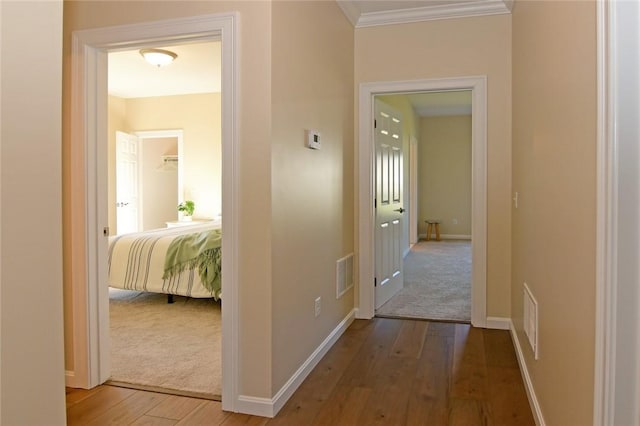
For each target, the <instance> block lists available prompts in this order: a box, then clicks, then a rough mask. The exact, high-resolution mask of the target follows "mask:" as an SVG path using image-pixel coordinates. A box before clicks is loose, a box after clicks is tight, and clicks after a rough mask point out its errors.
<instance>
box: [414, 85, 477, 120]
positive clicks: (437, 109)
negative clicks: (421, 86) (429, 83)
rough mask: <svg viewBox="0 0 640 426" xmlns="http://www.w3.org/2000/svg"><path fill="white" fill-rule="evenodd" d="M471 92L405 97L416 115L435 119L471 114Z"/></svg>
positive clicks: (458, 91) (460, 91)
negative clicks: (437, 117) (436, 117)
mask: <svg viewBox="0 0 640 426" xmlns="http://www.w3.org/2000/svg"><path fill="white" fill-rule="evenodd" d="M471 96H472V94H471V90H456V91H454V90H452V91H447V92H428V93H415V94H410V95H407V99H409V102H410V103H411V105H412V106H413V110H414V111H415V113H416V115H418V116H420V117H435V116H447V115H470V114H471Z"/></svg>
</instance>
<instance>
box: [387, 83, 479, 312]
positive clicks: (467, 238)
mask: <svg viewBox="0 0 640 426" xmlns="http://www.w3.org/2000/svg"><path fill="white" fill-rule="evenodd" d="M471 100H472V93H471V91H469V90H451V91H444V92H441V91H435V92H424V93H411V94H394V95H379V96H376V103H378V102H385V103H386V104H388V105H391V106H393V107H395V108H396V109H398V110H399V111H401V112H402V122H403V125H402V133H400V138H401V139H402V144H403V148H404V150H403V151H404V156H403V158H404V160H405V161H404V162H403V164H404V167H403V169H404V173H403V178H404V181H405V182H404V183H403V185H402V187H403V189H404V195H405V197H404V199H403V202H402V203H401V204H402V207H403V210H405V211H407V212H408V217H407V218H408V220H409V221H410V223H409V224H408V226H407V225H405V226H404V227H402V230H403V231H404V235H403V236H402V238H400V244H401V247H402V249H401V250H400V252H401V253H402V255H403V256H402V263H403V267H404V268H403V271H402V275H403V276H404V279H403V282H402V286H401V288H400V289H399V290H398V291H397V292H396V293H395V294H394V295H393V296H392V297H390V298H389V299H388V300H385V301H382V302H384V303H383V304H382V305H381V301H380V300H379V298H378V295H376V316H384V317H391V318H414V319H428V320H436V321H455V322H467V323H468V322H470V319H471V263H472V259H471V241H472V235H471V156H472V146H471V141H472V138H471V136H472V134H471V123H472V109H471ZM377 133H378V129H377V128H376V134H377ZM376 149H377V148H376ZM407 154H409V155H407ZM376 172H377V170H376ZM376 184H379V179H376ZM378 208H379V207H378ZM377 237H378V235H376V238H377ZM378 244H379V242H378V241H377V240H376V246H377V245H378ZM377 275H378V274H377ZM378 281H379V280H378ZM376 290H378V287H376Z"/></svg>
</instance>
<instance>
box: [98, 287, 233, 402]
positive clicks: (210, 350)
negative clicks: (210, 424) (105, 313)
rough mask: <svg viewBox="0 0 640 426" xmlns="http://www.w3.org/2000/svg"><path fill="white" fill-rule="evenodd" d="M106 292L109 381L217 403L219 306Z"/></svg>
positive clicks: (211, 302)
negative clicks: (109, 344) (109, 342)
mask: <svg viewBox="0 0 640 426" xmlns="http://www.w3.org/2000/svg"><path fill="white" fill-rule="evenodd" d="M174 297H175V303H173V304H167V296H166V295H163V294H155V293H143V292H137V291H127V290H117V289H110V290H109V299H110V301H109V311H110V319H111V381H112V382H116V383H124V384H134V385H140V386H141V387H142V388H150V389H158V390H160V389H164V390H167V391H177V392H175V393H178V394H184V395H192V396H201V397H205V398H210V399H219V398H220V395H221V389H222V385H221V353H220V351H221V336H222V322H221V318H220V302H215V301H214V300H213V299H191V298H187V297H181V296H174Z"/></svg>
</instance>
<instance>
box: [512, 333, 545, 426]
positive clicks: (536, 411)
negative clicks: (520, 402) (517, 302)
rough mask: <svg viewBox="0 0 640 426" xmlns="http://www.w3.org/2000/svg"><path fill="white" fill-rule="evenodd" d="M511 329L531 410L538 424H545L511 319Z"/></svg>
mask: <svg viewBox="0 0 640 426" xmlns="http://www.w3.org/2000/svg"><path fill="white" fill-rule="evenodd" d="M509 330H510V331H511V340H513V346H514V348H515V350H516V358H517V359H518V365H519V366H520V374H522V380H523V381H524V388H525V389H526V391H527V398H528V399H529V405H530V406H531V412H532V413H533V420H534V421H535V422H536V425H538V426H545V424H546V423H545V422H544V417H543V416H542V409H541V408H540V403H539V402H538V397H537V396H536V391H535V389H534V387H533V382H532V381H531V375H529V370H528V369H527V363H526V362H525V360H524V354H523V353H522V347H521V346H520V339H518V333H517V332H516V327H515V325H514V324H513V321H510V327H509Z"/></svg>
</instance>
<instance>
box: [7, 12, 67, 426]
mask: <svg viewBox="0 0 640 426" xmlns="http://www.w3.org/2000/svg"><path fill="white" fill-rule="evenodd" d="M61 32H62V2H61V1H33V2H7V1H3V2H0V43H1V46H0V51H2V60H1V61H2V62H1V67H0V76H1V79H0V85H1V86H2V91H1V93H0V118H1V119H0V121H1V122H2V126H1V127H0V140H1V144H0V158H1V161H0V169H1V172H2V173H1V177H0V182H1V188H0V204H1V205H2V212H1V218H0V221H1V223H0V230H1V244H0V250H1V251H2V258H1V259H2V260H1V261H2V266H1V269H0V313H1V315H0V322H1V323H2V327H1V333H2V339H1V340H0V358H1V360H2V362H0V379H1V380H0V395H1V400H0V406H1V408H2V410H1V413H0V424H2V425H7V426H8V425H21V426H23V425H24V426H39V425H63V424H65V393H64V358H63V345H62V341H63V333H62V330H63V314H62V267H61V265H62V253H61V245H62V229H61V223H62V217H61V209H62V202H61V177H60V176H61V169H60V146H61V136H60V135H61V128H60V122H61V118H60V117H61V107H60V106H61V102H62V93H61V80H62V75H61V67H62V56H61V49H62V39H61ZM43 64H46V66H43Z"/></svg>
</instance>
